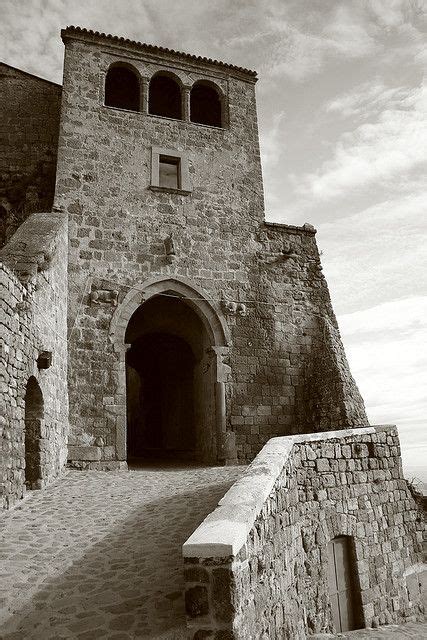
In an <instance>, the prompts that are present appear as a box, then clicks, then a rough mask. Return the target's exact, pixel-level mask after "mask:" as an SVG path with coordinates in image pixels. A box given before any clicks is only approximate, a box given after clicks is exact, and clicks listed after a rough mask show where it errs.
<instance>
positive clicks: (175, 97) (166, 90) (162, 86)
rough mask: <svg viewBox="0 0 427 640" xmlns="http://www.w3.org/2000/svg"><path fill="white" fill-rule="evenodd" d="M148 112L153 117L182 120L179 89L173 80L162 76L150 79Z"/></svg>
mask: <svg viewBox="0 0 427 640" xmlns="http://www.w3.org/2000/svg"><path fill="white" fill-rule="evenodd" d="M148 112H149V113H150V114H151V115H153V116H163V117H165V118H175V119H176V120H182V98H181V88H180V86H179V84H178V83H177V82H176V81H175V80H174V79H173V78H171V77H170V76H166V75H163V74H159V75H156V76H154V78H151V80H150V88H149V95H148Z"/></svg>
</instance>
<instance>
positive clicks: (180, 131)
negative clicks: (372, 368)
mask: <svg viewBox="0 0 427 640" xmlns="http://www.w3.org/2000/svg"><path fill="white" fill-rule="evenodd" d="M62 39H63V41H64V43H65V61H64V81H63V87H62V88H61V87H59V86H58V85H53V84H51V83H47V82H45V81H43V80H40V79H37V78H34V77H32V76H28V74H24V73H22V72H20V71H18V70H14V69H11V68H10V67H7V66H2V70H3V85H4V87H5V91H4V92H3V93H2V95H3V99H4V101H5V102H4V104H3V109H4V111H5V114H6V117H5V119H4V122H5V123H6V128H5V132H6V133H7V136H8V137H4V143H3V144H4V146H5V148H6V150H7V153H6V154H5V155H4V156H3V157H2V163H3V165H2V167H1V175H2V180H3V182H2V185H3V186H2V192H1V193H2V194H3V195H4V198H5V199H4V201H3V202H4V205H3V206H4V212H5V216H6V220H7V225H6V227H7V233H6V240H7V239H8V238H9V234H10V232H11V230H13V229H14V226H16V220H18V218H19V216H18V217H17V214H16V211H18V210H19V212H20V214H19V215H22V216H24V217H25V216H27V215H28V214H29V213H31V211H32V210H33V208H34V207H35V208H36V209H38V210H45V211H49V210H50V205H51V204H52V202H53V209H52V211H53V213H52V214H50V215H51V218H52V225H53V228H55V229H56V231H55V232H54V233H53V236H52V237H54V238H55V240H54V241H52V242H53V244H54V245H55V247H54V248H52V247H53V245H52V246H51V247H50V248H49V249H48V253H49V255H52V256H55V260H59V259H60V257H61V256H62V257H63V252H62V249H58V247H62V242H63V228H62V227H61V226H59V227H58V226H57V224H58V220H59V219H61V220H62V217H61V216H64V218H66V219H67V223H68V256H67V259H66V264H65V265H64V266H63V268H64V273H67V287H66V288H65V286H64V289H63V291H62V294H60V293H59V292H58V295H62V297H61V305H60V308H59V307H58V313H60V316H61V322H62V319H63V305H64V304H65V301H67V299H68V303H67V304H68V308H67V321H68V333H67V337H66V338H64V345H66V346H67V348H68V355H66V352H65V346H63V348H62V351H61V367H64V366H66V367H67V371H68V373H67V376H68V384H67V391H68V396H69V431H68V427H67V428H66V427H65V426H64V430H63V437H64V440H63V442H62V443H61V444H60V446H59V449H60V450H61V454H60V455H59V454H58V455H59V457H57V460H56V463H55V464H56V467H55V468H56V469H58V468H59V467H60V466H61V463H62V457H63V454H62V451H63V450H64V448H65V447H66V446H68V461H69V463H70V464H72V465H74V466H76V467H80V468H94V469H113V468H122V467H126V464H127V462H128V461H129V460H132V459H133V458H139V457H158V456H163V457H170V458H183V459H193V460H199V461H205V462H211V463H217V462H219V463H224V462H228V463H230V462H247V461H249V460H251V459H253V457H254V456H255V455H256V454H257V452H258V451H259V450H260V449H261V447H262V446H263V444H264V443H265V442H266V441H267V440H268V439H269V438H270V437H272V436H277V435H286V434H292V433H302V432H306V431H319V430H325V429H339V428H344V427H352V426H360V425H361V424H366V423H367V418H366V414H365V409H364V405H363V401H362V399H361V396H360V394H359V391H358V389H357V387H356V385H355V382H354V380H353V378H352V376H351V374H350V371H349V368H348V364H347V361H346V358H345V354H344V350H343V347H342V343H341V339H340V336H339V331H338V327H337V323H336V319H335V316H334V313H333V310H332V307H331V302H330V298H329V293H328V288H327V284H326V281H325V279H324V276H323V274H322V267H321V264H320V258H319V253H318V249H317V245H316V241H315V233H316V232H315V229H314V228H313V227H312V226H310V225H309V224H305V225H304V226H302V227H295V226H290V225H279V224H273V223H268V222H266V221H265V219H264V200H263V183H262V173H261V163H260V154H259V143H258V128H257V114H256V101H255V84H256V74H255V72H253V71H248V70H246V69H242V68H240V67H236V66H233V65H230V64H225V63H221V62H217V61H213V60H209V59H206V58H200V57H196V56H193V55H189V54H183V53H178V52H175V51H170V50H166V49H162V48H159V47H155V46H151V45H144V44H141V43H137V42H131V41H128V40H124V39H122V38H117V37H113V36H106V35H105V34H99V33H94V32H91V31H86V30H84V29H80V28H74V27H69V28H67V29H65V30H63V31H62ZM31 96H34V98H33V99H34V101H35V104H34V105H33V104H32V102H31ZM59 100H61V106H60V108H59ZM28 112H31V117H29V116H28ZM43 116H44V119H43ZM20 123H22V124H20ZM58 123H59V124H58ZM47 158H49V159H50V160H49V163H50V164H49V163H47ZM48 164H49V166H48ZM40 167H41V168H40ZM43 167H44V169H43ZM40 172H41V173H40ZM37 176H38V177H37ZM40 176H42V177H40ZM24 178H25V179H24ZM53 178H55V179H56V184H55V189H54V190H53V182H52V181H53ZM19 181H20V182H19ZM29 192H30V195H29ZM31 194H33V195H34V194H36V195H35V198H34V202H33V203H32V205H31V206H30V205H29V204H28V203H29V201H30V200H31ZM19 203H21V204H19ZM22 203H27V205H28V206H27V205H25V206H23V205H22ZM37 215H40V214H37ZM48 219H49V213H46V214H44V218H43V220H45V221H47V220H48ZM37 220H38V218H37V217H34V216H30V217H29V218H28V220H27V222H26V223H25V224H24V226H23V227H22V229H19V231H18V233H17V234H15V236H13V238H12V239H11V240H9V242H7V244H6V246H5V247H4V249H3V251H2V254H3V257H4V258H5V262H6V263H7V264H8V266H10V265H12V266H11V268H12V269H13V268H14V266H13V261H14V259H15V258H14V255H15V254H16V256H18V261H19V260H20V257H19V256H20V255H21V254H20V251H21V248H20V247H21V245H20V244H19V242H20V241H19V238H21V235H22V234H25V238H24V240H23V241H24V242H25V243H27V241H28V238H27V231H25V229H27V230H29V229H33V228H34V226H35V225H37ZM25 225H27V226H25ZM35 237H37V238H39V236H35ZM32 251H33V252H34V253H36V247H33V249H32ZM41 252H43V249H41ZM21 253H22V252H21ZM64 259H65V258H64ZM53 264H54V261H53V260H52V261H50V262H49V263H48V264H46V268H45V271H43V273H44V274H45V275H46V274H48V276H49V277H52V278H53V279H54V280H55V282H56V278H57V275H56V274H55V273H54V271H52V269H53V267H52V265H53ZM55 264H56V263H55ZM17 275H18V278H19V277H20V276H19V273H18V274H17ZM8 277H11V276H10V274H9V276H8ZM38 277H40V276H38ZM58 277H59V276H58ZM61 277H62V276H61ZM23 286H24V287H26V286H27V283H24V285H23ZM55 286H56V285H55ZM18 288H19V287H18ZM36 290H37V292H38V293H37V295H39V296H42V295H44V293H43V290H42V289H39V288H37V287H36ZM47 291H48V290H47V289H46V296H45V298H44V301H45V302H44V304H46V305H49V304H50V303H51V300H50V298H49V295H50V293H49V295H48V294H47ZM49 292H51V289H49ZM21 293H22V295H24V294H25V291H23V292H21ZM25 295H26V294H25ZM52 312H53V311H52ZM61 326H62V325H61ZM61 331H62V329H61ZM55 335H58V333H57V334H55ZM55 361H56V360H55V359H54V362H55ZM61 371H62V370H61ZM61 375H62V373H61ZM61 384H62V378H61ZM17 389H18V391H17V393H18V395H19V402H21V403H22V402H23V398H24V390H25V384H23V381H21V380H20V382H19V384H18V383H17ZM61 389H62V387H61ZM63 404H64V415H65V413H66V410H65V407H66V406H67V407H68V404H67V399H66V393H65V390H64V403H63ZM67 410H68V409H67ZM23 433H24V430H23V422H22V420H21V436H20V437H21V439H22V437H23ZM66 433H67V434H68V435H67V436H65V434H66ZM21 475H22V474H21ZM49 477H50V476H49ZM18 493H19V492H18Z"/></svg>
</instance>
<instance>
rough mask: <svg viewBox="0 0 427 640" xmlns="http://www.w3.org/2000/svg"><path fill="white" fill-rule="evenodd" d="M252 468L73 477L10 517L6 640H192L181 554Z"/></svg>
mask: <svg viewBox="0 0 427 640" xmlns="http://www.w3.org/2000/svg"><path fill="white" fill-rule="evenodd" d="M243 469H244V468H243V467H210V468H206V467H188V466H186V467H185V468H184V467H182V468H179V467H173V466H170V467H166V468H165V467H162V468H156V467H147V468H145V469H138V470H134V471H129V472H96V471H87V472H82V471H69V472H68V473H67V475H65V476H64V477H63V478H61V479H60V480H58V481H57V482H56V483H54V484H53V485H51V486H50V487H48V488H46V489H45V490H44V491H36V492H31V493H30V495H29V497H28V498H26V499H25V500H24V501H23V502H21V503H20V504H19V506H18V507H17V508H15V509H14V510H12V511H10V512H6V513H5V514H3V515H2V516H1V519H0V526H1V535H2V544H1V549H0V566H1V567H2V575H1V576H0V605H1V607H2V613H1V616H0V625H3V626H2V627H0V629H1V630H2V631H3V636H1V637H2V638H3V639H4V640H21V639H22V640H24V639H25V640H63V639H66V638H67V639H68V638H78V639H79V640H92V639H96V638H102V639H106V640H128V639H132V638H152V639H153V640H154V639H159V640H160V639H161V640H166V639H168V640H169V639H170V640H180V639H181V638H186V633H185V615H184V603H183V597H182V592H183V578H182V558H181V545H182V543H183V542H185V540H186V539H187V537H188V536H189V535H190V534H191V533H192V531H193V530H194V529H195V528H196V527H197V526H198V525H199V524H200V522H201V521H202V520H203V518H204V517H205V516H206V515H207V514H208V513H209V512H210V511H212V509H213V508H214V507H215V506H216V504H217V502H218V500H219V499H220V498H221V497H222V496H223V495H224V493H225V492H226V491H227V489H228V488H229V487H230V485H231V484H232V483H233V482H234V481H235V480H236V479H237V477H238V476H239V475H240V474H241V473H242V472H243Z"/></svg>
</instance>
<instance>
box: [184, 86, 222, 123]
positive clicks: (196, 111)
mask: <svg viewBox="0 0 427 640" xmlns="http://www.w3.org/2000/svg"><path fill="white" fill-rule="evenodd" d="M190 120H191V122H196V123H197V124H207V125H209V126H211V127H222V103H221V97H220V95H219V93H218V91H217V89H215V88H214V87H213V86H212V85H210V84H208V83H205V82H196V84H194V85H193V87H192V89H191V93H190Z"/></svg>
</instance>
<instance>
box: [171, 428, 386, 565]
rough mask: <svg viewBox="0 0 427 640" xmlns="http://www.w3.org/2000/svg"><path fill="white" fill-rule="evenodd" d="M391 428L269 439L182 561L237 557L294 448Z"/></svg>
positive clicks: (187, 547) (195, 534) (192, 540)
mask: <svg viewBox="0 0 427 640" xmlns="http://www.w3.org/2000/svg"><path fill="white" fill-rule="evenodd" d="M394 429H395V425H376V426H370V427H360V428H355V429H342V430H339V431H324V432H319V433H304V434H300V435H292V436H281V437H276V438H271V439H270V440H269V441H268V442H267V444H266V445H264V447H263V448H262V449H261V451H260V453H259V454H258V455H257V456H256V458H255V459H254V460H253V462H252V463H251V464H250V465H249V466H248V468H247V469H246V471H245V473H244V474H243V476H242V477H241V478H240V479H239V480H237V481H236V482H235V483H234V484H233V485H232V486H231V487H230V489H229V490H228V491H227V493H226V494H225V495H224V497H223V498H221V500H220V501H219V503H218V506H217V507H216V509H214V511H212V512H211V513H210V514H209V515H208V516H207V517H206V518H205V520H204V521H203V522H202V523H201V525H200V526H199V527H198V528H197V529H196V530H195V531H194V532H193V533H192V534H191V536H190V537H189V538H188V540H187V541H186V542H185V543H184V544H183V547H182V553H183V556H184V558H218V557H222V558H225V557H230V556H231V557H235V556H237V554H238V553H239V551H240V550H241V549H242V547H243V546H244V544H245V543H246V540H247V538H248V535H249V532H250V531H251V529H252V527H253V525H254V523H255V520H256V518H257V516H258V515H259V514H260V512H261V510H262V507H263V505H264V503H265V501H266V500H267V498H268V496H269V495H270V493H271V491H272V489H273V487H274V485H275V483H276V480H277V478H278V477H279V475H280V473H281V471H282V469H283V467H284V466H285V464H286V462H287V461H288V460H289V458H290V455H291V452H292V449H293V447H294V445H297V444H304V443H310V442H319V441H322V440H324V441H328V440H333V439H336V438H339V439H343V438H349V439H350V438H354V437H355V436H363V435H371V434H375V433H379V432H381V431H392V430H394Z"/></svg>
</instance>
